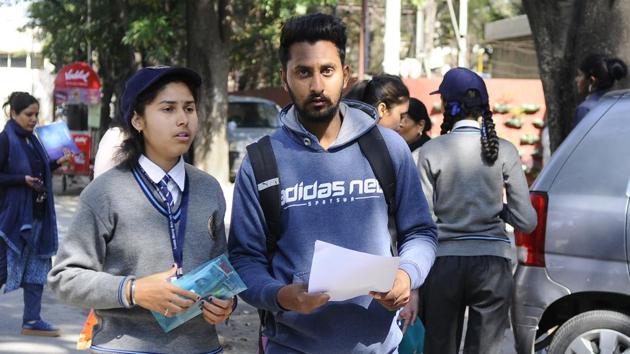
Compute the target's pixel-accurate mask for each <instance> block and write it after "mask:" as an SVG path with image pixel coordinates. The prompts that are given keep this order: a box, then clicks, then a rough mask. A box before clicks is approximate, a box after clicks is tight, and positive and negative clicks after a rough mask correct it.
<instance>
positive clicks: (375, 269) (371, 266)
mask: <svg viewBox="0 0 630 354" xmlns="http://www.w3.org/2000/svg"><path fill="white" fill-rule="evenodd" d="M399 263H400V259H399V258H398V257H384V256H375V255H372V254H368V253H363V252H357V251H353V250H350V249H347V248H343V247H339V246H335V245H333V244H330V243H327V242H324V241H319V240H317V241H315V252H314V254H313V263H312V265H311V274H310V277H309V281H308V292H309V293H313V292H325V293H327V294H328V295H330V300H331V301H344V300H348V299H351V298H353V297H357V296H361V295H368V293H369V292H370V291H377V292H388V291H389V290H391V288H392V285H393V284H394V278H395V277H396V270H398V265H399Z"/></svg>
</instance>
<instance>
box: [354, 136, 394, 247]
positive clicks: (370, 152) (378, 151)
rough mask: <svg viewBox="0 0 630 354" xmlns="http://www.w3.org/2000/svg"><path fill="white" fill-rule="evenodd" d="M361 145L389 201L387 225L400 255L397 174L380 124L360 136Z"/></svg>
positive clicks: (392, 244)
mask: <svg viewBox="0 0 630 354" xmlns="http://www.w3.org/2000/svg"><path fill="white" fill-rule="evenodd" d="M359 147H360V148H361V151H362V152H363V155H365V158H366V159H367V160H368V162H369V163H370V166H371V167H372V171H373V172H374V175H375V176H376V179H377V180H378V183H379V184H380V185H381V189H383V195H384V196H385V201H386V202H387V215H388V220H387V227H388V229H389V234H390V237H391V251H392V254H393V255H394V256H397V255H398V230H397V227H396V174H395V172H394V163H393V162H392V157H391V156H390V155H389V149H388V148H387V145H386V144H385V140H384V139H383V135H382V134H381V132H380V131H379V130H378V126H374V127H372V128H371V129H370V130H369V131H368V132H367V133H365V134H363V135H362V136H361V137H359Z"/></svg>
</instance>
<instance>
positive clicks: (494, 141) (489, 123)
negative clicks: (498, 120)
mask: <svg viewBox="0 0 630 354" xmlns="http://www.w3.org/2000/svg"><path fill="white" fill-rule="evenodd" d="M480 102H481V95H480V94H479V91H477V90H474V89H470V90H468V91H466V97H465V98H464V99H463V100H462V102H459V101H451V102H446V105H445V106H444V120H443V121H442V125H441V126H440V128H441V130H442V131H441V133H440V134H442V135H444V134H446V133H448V132H450V131H451V130H452V129H453V125H454V124H455V122H457V121H460V120H462V119H465V118H469V117H473V118H476V117H479V116H481V117H482V120H481V151H482V153H483V158H484V160H485V161H486V162H487V163H488V164H490V165H492V164H494V162H495V161H496V160H497V157H498V156H499V137H498V136H497V131H496V130H495V128H494V121H493V120H492V111H491V110H490V107H489V106H488V105H487V104H482V103H480Z"/></svg>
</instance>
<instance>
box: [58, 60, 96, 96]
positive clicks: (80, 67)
mask: <svg viewBox="0 0 630 354" xmlns="http://www.w3.org/2000/svg"><path fill="white" fill-rule="evenodd" d="M70 88H83V89H91V90H99V89H100V88H101V80H100V79H99V78H98V75H97V74H96V73H95V72H94V70H92V68H91V67H90V66H89V65H88V64H87V63H84V62H82V61H77V62H74V63H72V64H68V65H66V66H64V67H63V68H62V69H61V70H60V71H59V73H58V74H57V77H56V78H55V90H59V89H70Z"/></svg>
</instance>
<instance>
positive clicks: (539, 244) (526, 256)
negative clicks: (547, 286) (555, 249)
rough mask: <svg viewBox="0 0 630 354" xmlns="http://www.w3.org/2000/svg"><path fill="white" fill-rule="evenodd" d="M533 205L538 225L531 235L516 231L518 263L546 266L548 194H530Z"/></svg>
mask: <svg viewBox="0 0 630 354" xmlns="http://www.w3.org/2000/svg"><path fill="white" fill-rule="evenodd" d="M529 196H530V199H531V201H532V205H533V206H534V209H535V210H536V215H537V219H538V224H537V225H536V228H535V229H534V231H532V232H531V233H525V232H521V231H517V230H514V239H515V241H516V252H517V255H518V263H519V264H523V265H527V266H533V267H544V266H545V232H546V230H547V204H548V198H547V193H544V192H530V194H529Z"/></svg>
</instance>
